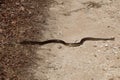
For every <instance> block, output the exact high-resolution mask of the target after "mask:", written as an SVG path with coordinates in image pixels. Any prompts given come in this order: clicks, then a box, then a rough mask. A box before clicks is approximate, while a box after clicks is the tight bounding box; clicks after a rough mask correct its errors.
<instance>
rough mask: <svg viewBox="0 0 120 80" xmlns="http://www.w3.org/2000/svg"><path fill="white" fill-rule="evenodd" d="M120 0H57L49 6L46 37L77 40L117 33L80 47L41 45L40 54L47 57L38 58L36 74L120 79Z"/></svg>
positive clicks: (65, 79)
mask: <svg viewBox="0 0 120 80" xmlns="http://www.w3.org/2000/svg"><path fill="white" fill-rule="evenodd" d="M119 3H120V1H119V0H56V3H54V4H52V5H51V7H50V8H49V15H50V17H48V19H47V24H48V25H46V27H47V28H48V30H47V31H46V32H44V38H43V40H47V39H62V40H64V41H66V42H78V41H80V39H81V38H83V37H100V38H109V37H115V41H106V42H105V41H99V42H97V41H94V42H93V41H92V42H90V41H88V42H85V44H83V45H82V46H80V47H67V46H64V45H61V44H48V45H44V46H41V47H40V48H39V50H38V51H37V54H38V55H39V56H40V58H41V59H44V61H42V62H39V61H38V64H40V65H39V66H40V67H38V68H37V69H36V70H35V72H36V73H35V76H36V78H37V79H38V80H46V79H47V80H120V43H119V42H120V7H119V6H120V4H119ZM41 64H42V65H41Z"/></svg>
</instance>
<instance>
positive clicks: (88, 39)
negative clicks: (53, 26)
mask: <svg viewBox="0 0 120 80" xmlns="http://www.w3.org/2000/svg"><path fill="white" fill-rule="evenodd" d="M101 40H102V41H108V40H112V41H113V40H115V38H114V37H111V38H93V37H85V38H82V39H81V40H80V41H79V42H77V43H68V42H65V41H64V40H60V39H50V40H45V41H30V40H23V41H21V42H20V44H22V45H46V44H49V43H59V44H63V45H65V46H69V47H78V46H81V45H83V43H84V42H85V41H101Z"/></svg>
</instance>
